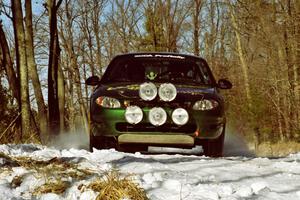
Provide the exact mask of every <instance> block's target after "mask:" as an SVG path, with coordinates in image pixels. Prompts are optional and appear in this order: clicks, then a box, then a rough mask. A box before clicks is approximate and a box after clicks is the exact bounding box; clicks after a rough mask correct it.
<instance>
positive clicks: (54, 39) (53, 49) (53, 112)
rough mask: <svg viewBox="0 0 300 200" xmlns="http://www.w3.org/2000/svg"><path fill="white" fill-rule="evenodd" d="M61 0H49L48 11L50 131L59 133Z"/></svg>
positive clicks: (55, 133) (54, 133)
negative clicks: (59, 19)
mask: <svg viewBox="0 0 300 200" xmlns="http://www.w3.org/2000/svg"><path fill="white" fill-rule="evenodd" d="M60 4H61V0H59V1H58V3H57V5H56V0H48V13H49V24H50V47H49V63H48V107H49V108H48V109H49V133H50V134H53V135H57V134H59V132H60V113H59V97H58V71H59V70H58V69H59V66H58V60H59V55H60V48H59V40H58V33H57V9H58V7H59V5H60Z"/></svg>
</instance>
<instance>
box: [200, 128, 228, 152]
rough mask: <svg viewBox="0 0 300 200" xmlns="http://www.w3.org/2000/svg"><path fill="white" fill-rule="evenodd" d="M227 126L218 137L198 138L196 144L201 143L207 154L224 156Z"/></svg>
mask: <svg viewBox="0 0 300 200" xmlns="http://www.w3.org/2000/svg"><path fill="white" fill-rule="evenodd" d="M224 138H225V126H224V128H223V131H222V134H221V135H220V136H219V137H218V138H216V139H202V140H201V139H198V140H196V145H201V146H202V148H203V151H204V155H205V156H210V157H222V156H223V150H224Z"/></svg>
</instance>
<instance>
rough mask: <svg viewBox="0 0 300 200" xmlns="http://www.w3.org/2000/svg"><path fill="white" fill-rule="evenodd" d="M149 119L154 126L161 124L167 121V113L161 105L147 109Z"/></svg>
mask: <svg viewBox="0 0 300 200" xmlns="http://www.w3.org/2000/svg"><path fill="white" fill-rule="evenodd" d="M149 121H150V123H151V124H153V125H154V126H161V125H163V124H164V123H165V122H166V121H167V113H166V111H165V110H164V109H163V108H161V107H154V108H152V109H151V110H150V111H149Z"/></svg>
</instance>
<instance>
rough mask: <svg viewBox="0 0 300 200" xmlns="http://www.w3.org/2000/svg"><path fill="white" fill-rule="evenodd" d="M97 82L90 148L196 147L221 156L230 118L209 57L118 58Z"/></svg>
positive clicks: (222, 84)
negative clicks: (208, 59)
mask: <svg viewBox="0 0 300 200" xmlns="http://www.w3.org/2000/svg"><path fill="white" fill-rule="evenodd" d="M86 84H88V85H92V86H96V88H95V89H94V92H93V94H92V95H91V102H90V120H91V124H90V149H91V150H92V149H93V148H98V149H106V148H116V149H118V150H125V149H130V150H133V151H140V150H147V147H148V146H160V147H180V148H193V147H195V146H196V145H199V146H202V148H203V151H204V154H205V155H208V156H222V153H223V144H224V134H225V124H226V118H225V116H224V100H223V98H222V96H221V95H220V93H219V89H230V88H231V87H232V84H231V83H230V82H229V81H227V80H224V79H220V80H219V81H218V82H216V81H215V79H214V77H213V75H212V73H211V70H210V69H209V67H208V65H207V63H206V61H205V60H204V59H202V58H200V57H196V56H191V55H185V54H175V53H132V54H123V55H118V56H116V57H115V58H114V59H113V60H112V61H111V63H110V64H109V65H108V67H107V70H106V71H105V73H104V75H103V77H102V78H101V79H100V78H98V77H97V76H92V77H90V78H88V79H87V80H86Z"/></svg>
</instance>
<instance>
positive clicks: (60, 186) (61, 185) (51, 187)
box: [32, 179, 70, 196]
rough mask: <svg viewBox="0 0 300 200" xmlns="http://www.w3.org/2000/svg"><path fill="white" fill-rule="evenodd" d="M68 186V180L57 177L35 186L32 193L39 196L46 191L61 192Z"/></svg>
mask: <svg viewBox="0 0 300 200" xmlns="http://www.w3.org/2000/svg"><path fill="white" fill-rule="evenodd" d="M69 186H70V183H69V182H67V181H62V180H61V179H58V180H54V181H49V182H47V183H45V184H44V185H41V186H39V187H37V188H35V189H34V191H33V193H32V194H33V195H35V196H40V195H42V194H46V193H55V194H63V193H64V192H65V191H66V189H68V187H69Z"/></svg>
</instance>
